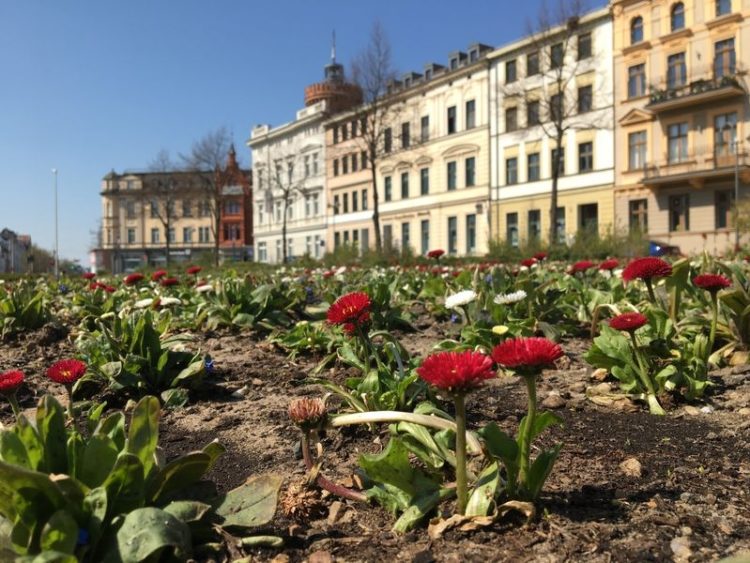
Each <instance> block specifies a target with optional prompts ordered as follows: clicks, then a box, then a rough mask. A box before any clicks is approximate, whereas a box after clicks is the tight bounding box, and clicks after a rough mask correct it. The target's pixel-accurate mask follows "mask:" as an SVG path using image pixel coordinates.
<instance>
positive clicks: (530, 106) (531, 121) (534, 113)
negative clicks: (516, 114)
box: [526, 100, 539, 127]
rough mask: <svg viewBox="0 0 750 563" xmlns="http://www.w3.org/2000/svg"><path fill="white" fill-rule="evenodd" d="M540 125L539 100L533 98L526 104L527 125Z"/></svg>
mask: <svg viewBox="0 0 750 563" xmlns="http://www.w3.org/2000/svg"><path fill="white" fill-rule="evenodd" d="M533 125H539V101H538V100H533V101H531V102H528V103H527V104H526V126H527V127H532V126H533Z"/></svg>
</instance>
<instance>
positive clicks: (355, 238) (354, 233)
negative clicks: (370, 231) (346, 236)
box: [352, 229, 359, 248]
mask: <svg viewBox="0 0 750 563" xmlns="http://www.w3.org/2000/svg"><path fill="white" fill-rule="evenodd" d="M352 246H354V248H359V231H358V230H357V229H353V230H352Z"/></svg>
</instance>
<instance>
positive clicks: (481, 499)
mask: <svg viewBox="0 0 750 563" xmlns="http://www.w3.org/2000/svg"><path fill="white" fill-rule="evenodd" d="M499 485H500V468H499V467H498V465H497V462H493V463H491V464H489V465H488V466H487V467H485V468H484V471H482V473H480V474H479V478H478V479H477V482H476V483H475V484H474V489H473V490H472V492H471V496H470V497H469V502H468V503H467V505H466V511H465V512H464V514H465V515H466V516H487V514H488V513H489V510H490V507H491V506H492V504H493V503H494V500H495V494H496V493H497V488H498V486H499Z"/></svg>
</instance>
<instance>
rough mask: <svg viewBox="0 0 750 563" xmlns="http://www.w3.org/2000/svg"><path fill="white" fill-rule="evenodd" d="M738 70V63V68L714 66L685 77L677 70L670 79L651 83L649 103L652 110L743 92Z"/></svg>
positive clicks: (668, 108) (686, 104) (716, 98)
mask: <svg viewBox="0 0 750 563" xmlns="http://www.w3.org/2000/svg"><path fill="white" fill-rule="evenodd" d="M730 71H731V72H730ZM739 73H740V69H739V68H738V67H737V66H736V65H735V68H727V67H721V68H716V67H711V69H710V70H707V71H703V72H696V73H691V76H690V77H687V76H685V79H684V80H681V79H680V78H681V77H680V76H678V74H679V73H675V76H674V77H672V78H671V79H670V78H667V79H664V80H662V81H661V82H659V83H657V84H652V85H651V87H650V99H649V103H648V106H647V107H648V108H649V109H650V110H652V111H657V112H658V111H666V110H671V109H677V108H679V107H682V106H688V105H694V104H698V103H702V102H707V101H715V100H718V99H721V98H728V97H734V96H739V95H742V94H744V93H745V89H744V87H743V85H742V83H741V82H740V81H739V79H738V74H739Z"/></svg>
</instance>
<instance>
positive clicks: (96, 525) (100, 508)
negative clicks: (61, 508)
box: [83, 487, 107, 551]
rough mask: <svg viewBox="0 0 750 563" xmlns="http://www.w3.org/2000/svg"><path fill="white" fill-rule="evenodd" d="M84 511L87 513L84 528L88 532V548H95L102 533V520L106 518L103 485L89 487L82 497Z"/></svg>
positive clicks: (105, 497)
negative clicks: (89, 489)
mask: <svg viewBox="0 0 750 563" xmlns="http://www.w3.org/2000/svg"><path fill="white" fill-rule="evenodd" d="M83 508H84V511H85V512H86V513H87V514H89V521H88V524H87V525H86V529H87V530H88V532H89V549H91V550H92V551H93V550H95V549H96V544H97V543H98V542H99V539H100V538H101V535H102V529H103V527H104V522H105V521H106V519H107V490H106V489H105V488H104V487H97V488H95V489H91V491H90V492H89V494H88V495H86V498H84V499H83Z"/></svg>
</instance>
